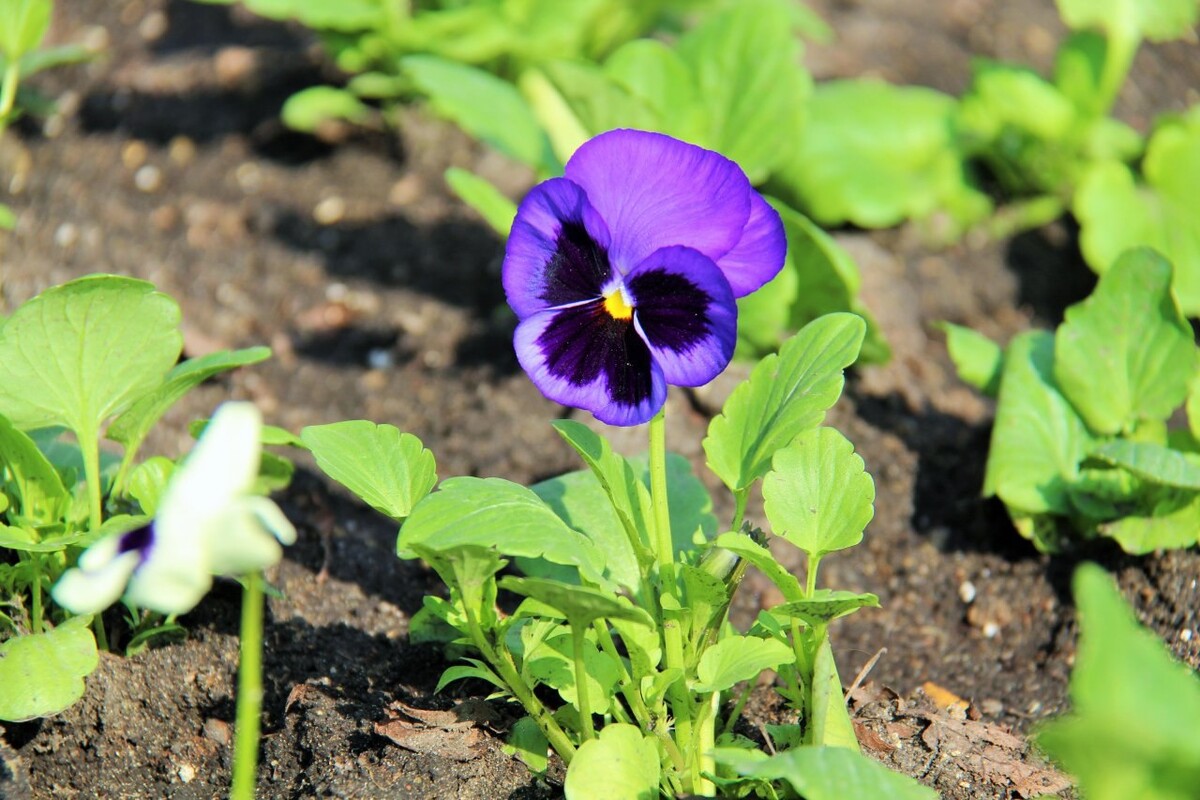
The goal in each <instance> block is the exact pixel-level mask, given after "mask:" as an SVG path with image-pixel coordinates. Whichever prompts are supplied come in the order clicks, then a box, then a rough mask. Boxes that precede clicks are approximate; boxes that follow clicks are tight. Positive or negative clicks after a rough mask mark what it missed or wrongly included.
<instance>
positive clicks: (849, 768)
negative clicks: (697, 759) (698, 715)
mask: <svg viewBox="0 0 1200 800" xmlns="http://www.w3.org/2000/svg"><path fill="white" fill-rule="evenodd" d="M715 755H716V760H717V763H719V764H723V765H725V766H727V767H729V768H730V769H732V770H733V771H734V772H736V773H737V774H739V775H743V776H746V777H751V778H761V779H763V780H768V781H776V780H784V781H787V782H788V783H789V784H791V786H792V788H793V789H795V790H796V791H797V792H799V793H800V794H801V795H802V796H803V797H804V800H848V798H852V797H861V798H868V797H870V798H878V800H937V798H938V794H937V792H935V791H934V790H933V789H930V788H929V787H927V786H922V785H921V784H919V783H917V782H916V781H915V780H913V779H912V778H910V777H908V776H907V775H903V774H901V773H899V772H893V771H892V770H890V769H888V768H887V767H885V766H883V765H882V764H880V763H878V762H876V761H873V760H872V759H870V758H867V757H866V756H864V755H862V754H861V753H856V752H854V751H853V750H849V749H846V748H844V747H797V748H795V749H793V750H788V751H786V752H783V753H779V754H778V755H774V756H770V757H763V756H762V754H761V753H760V752H758V751H747V750H742V749H740V748H733V747H719V748H717V750H716V753H715Z"/></svg>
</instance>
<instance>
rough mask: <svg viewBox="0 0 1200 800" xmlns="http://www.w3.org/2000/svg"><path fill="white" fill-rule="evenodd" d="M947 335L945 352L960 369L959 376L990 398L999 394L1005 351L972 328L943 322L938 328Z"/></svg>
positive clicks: (956, 367)
mask: <svg viewBox="0 0 1200 800" xmlns="http://www.w3.org/2000/svg"><path fill="white" fill-rule="evenodd" d="M938 327H939V328H941V330H942V332H943V333H945V334H946V349H947V350H948V351H949V352H950V360H951V361H953V362H954V367H955V369H957V370H958V377H959V378H961V379H962V380H963V381H966V382H967V383H969V384H971V385H972V386H974V387H975V388H976V389H978V390H979V391H981V392H983V393H984V394H986V395H987V396H988V397H995V396H996V394H997V393H998V392H999V391H1000V375H1001V374H1002V373H1003V371H1004V348H1002V347H1000V345H998V344H996V343H995V342H993V341H992V340H991V339H989V338H987V337H986V336H984V335H983V334H982V333H977V332H976V331H973V330H971V329H970V328H964V327H962V326H961V325H954V324H953V323H950V322H942V323H939V325H938Z"/></svg>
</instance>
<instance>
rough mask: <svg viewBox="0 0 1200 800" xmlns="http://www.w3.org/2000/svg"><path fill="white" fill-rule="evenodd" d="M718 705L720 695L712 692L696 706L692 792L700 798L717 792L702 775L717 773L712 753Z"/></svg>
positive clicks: (715, 739) (715, 734) (711, 795)
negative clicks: (694, 761)
mask: <svg viewBox="0 0 1200 800" xmlns="http://www.w3.org/2000/svg"><path fill="white" fill-rule="evenodd" d="M720 703H721V693H720V692H713V693H712V694H710V695H709V696H708V697H707V698H705V699H704V700H703V701H701V702H700V704H699V705H698V708H699V709H700V713H699V714H698V715H697V717H696V723H695V724H696V733H695V741H693V743H692V750H693V752H694V753H695V754H696V761H697V762H698V765H699V766H698V771H699V775H698V776H697V777H696V779H695V784H694V785H693V787H692V792H693V793H695V794H696V795H698V796H700V797H713V796H714V795H715V794H716V791H717V787H716V786H715V785H713V782H712V781H710V780H709V779H708V778H705V777H704V773H706V772H707V773H709V774H713V773H715V772H716V771H717V762H716V759H715V758H713V751H714V750H715V749H716V747H717V708H718V706H719V705H720Z"/></svg>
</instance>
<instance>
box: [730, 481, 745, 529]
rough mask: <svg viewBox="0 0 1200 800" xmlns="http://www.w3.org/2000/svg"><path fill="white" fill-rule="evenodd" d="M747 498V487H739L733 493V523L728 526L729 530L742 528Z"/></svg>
mask: <svg viewBox="0 0 1200 800" xmlns="http://www.w3.org/2000/svg"><path fill="white" fill-rule="evenodd" d="M749 500H750V490H749V489H741V490H739V491H736V492H734V493H733V502H734V508H733V523H732V524H731V525H730V526H729V530H731V531H735V532H736V531H740V530H741V529H742V522H743V520H745V519H746V504H747V502H749Z"/></svg>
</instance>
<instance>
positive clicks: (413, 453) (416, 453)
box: [300, 420, 437, 520]
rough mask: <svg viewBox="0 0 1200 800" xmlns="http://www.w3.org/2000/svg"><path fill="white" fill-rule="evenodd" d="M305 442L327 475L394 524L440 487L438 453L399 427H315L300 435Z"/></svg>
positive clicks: (343, 424)
mask: <svg viewBox="0 0 1200 800" xmlns="http://www.w3.org/2000/svg"><path fill="white" fill-rule="evenodd" d="M300 440H301V441H302V442H304V444H305V445H307V446H308V448H309V449H310V450H311V451H312V454H313V458H315V459H316V461H317V466H319V467H320V468H321V470H322V471H323V472H324V473H325V474H326V475H328V476H329V477H330V478H333V479H334V480H335V481H337V482H338V483H340V484H342V485H343V486H345V487H346V488H347V489H349V490H350V491H352V492H354V493H355V494H356V495H358V496H359V497H361V498H362V499H363V500H364V501H365V502H366V503H367V505H369V506H371V507H372V508H374V509H375V510H376V511H378V512H380V513H381V514H386V515H387V516H389V517H391V518H392V519H396V520H402V519H404V518H405V517H407V516H408V515H409V514H411V513H412V511H413V507H414V506H415V505H416V504H417V503H418V501H420V500H421V498H423V497H425V496H426V495H427V494H429V492H430V490H432V489H433V487H434V485H435V484H436V483H437V471H436V464H435V463H434V459H433V454H432V453H430V452H429V451H428V450H427V449H425V446H424V445H423V444H421V440H420V439H418V438H417V437H415V436H413V435H412V434H411V433H401V432H400V430H399V429H398V428H396V427H395V426H394V425H376V424H375V423H373V422H370V421H367V420H346V421H344V422H333V423H330V424H328V425H310V426H308V427H307V428H304V429H303V430H302V431H300Z"/></svg>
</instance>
